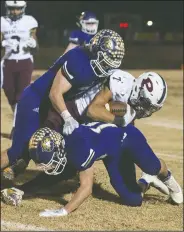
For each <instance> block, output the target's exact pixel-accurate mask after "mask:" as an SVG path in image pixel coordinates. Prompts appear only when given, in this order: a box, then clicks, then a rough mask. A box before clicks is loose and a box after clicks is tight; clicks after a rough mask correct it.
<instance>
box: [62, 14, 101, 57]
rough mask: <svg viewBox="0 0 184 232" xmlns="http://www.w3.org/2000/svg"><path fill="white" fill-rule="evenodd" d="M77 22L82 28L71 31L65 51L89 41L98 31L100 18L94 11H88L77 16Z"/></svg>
mask: <svg viewBox="0 0 184 232" xmlns="http://www.w3.org/2000/svg"><path fill="white" fill-rule="evenodd" d="M76 24H77V26H78V27H79V28H80V29H79V30H74V31H72V32H71V34H70V36H69V44H68V46H67V48H66V50H65V53H66V52H67V51H69V50H70V49H72V48H75V47H76V46H81V45H83V44H86V43H89V41H90V40H91V39H92V38H93V36H94V35H95V34H96V33H97V31H98V25H99V20H98V19H97V17H96V15H95V14H94V13H92V12H88V11H86V12H82V13H81V15H80V16H79V17H77V23H76Z"/></svg>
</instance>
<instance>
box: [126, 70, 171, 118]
mask: <svg viewBox="0 0 184 232" xmlns="http://www.w3.org/2000/svg"><path fill="white" fill-rule="evenodd" d="M166 97H167V85H166V82H165V81H164V79H163V78H162V77H161V76H160V75H158V74H157V73H154V72H146V73H143V74H142V75H140V76H139V77H138V78H137V79H136V80H135V83H134V86H133V88H132V93H131V95H130V98H129V103H130V105H131V106H132V107H133V108H134V110H135V111H136V118H138V119H140V118H145V117H149V116H151V115H152V114H153V113H155V112H157V111H158V110H160V109H161V108H162V106H163V104H164V101H165V99H166Z"/></svg>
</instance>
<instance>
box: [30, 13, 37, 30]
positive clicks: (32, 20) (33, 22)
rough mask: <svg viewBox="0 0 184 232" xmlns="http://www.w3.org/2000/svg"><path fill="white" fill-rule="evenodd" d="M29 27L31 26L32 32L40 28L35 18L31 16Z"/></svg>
mask: <svg viewBox="0 0 184 232" xmlns="http://www.w3.org/2000/svg"><path fill="white" fill-rule="evenodd" d="M28 26H29V30H31V29H33V28H37V27H38V22H37V20H36V19H35V18H34V17H32V16H29V18H28Z"/></svg>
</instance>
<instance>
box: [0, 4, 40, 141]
mask: <svg viewBox="0 0 184 232" xmlns="http://www.w3.org/2000/svg"><path fill="white" fill-rule="evenodd" d="M26 6H27V4H26V2H25V1H5V7H6V16H1V46H2V47H3V48H5V54H4V57H3V58H2V62H1V66H2V72H1V75H3V76H4V77H1V81H2V82H3V83H1V85H2V87H3V89H4V92H5V95H6V97H7V99H8V102H9V104H10V106H11V109H12V111H13V113H14V122H13V128H14V126H15V115H16V106H17V102H18V100H19V99H20V95H21V93H22V91H23V90H24V88H25V87H27V86H28V85H29V84H30V82H31V76H32V71H33V55H32V53H33V52H34V51H36V49H37V48H38V44H37V37H36V30H37V27H38V22H37V20H36V19H35V18H34V17H33V16H31V15H25V9H26ZM12 133H13V129H12ZM12 133H11V134H12ZM10 137H12V136H10Z"/></svg>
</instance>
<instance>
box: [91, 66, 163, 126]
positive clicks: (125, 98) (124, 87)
mask: <svg viewBox="0 0 184 232" xmlns="http://www.w3.org/2000/svg"><path fill="white" fill-rule="evenodd" d="M166 97H167V84H166V82H165V80H164V79H163V78H162V77H161V76H160V75H159V74H157V73H155V72H145V73H143V74H141V75H140V76H139V77H138V78H136V79H135V78H134V77H133V76H132V75H131V74H129V73H128V72H124V71H121V70H117V71H116V72H114V73H113V74H112V75H111V77H110V81H109V85H108V86H107V85H106V86H105V87H104V88H103V89H102V90H101V91H100V92H99V93H98V94H97V95H96V96H95V98H94V99H93V101H92V102H91V104H90V105H89V107H88V111H87V115H88V117H90V118H92V119H93V120H94V121H102V122H108V123H114V124H116V125H119V126H127V125H128V124H129V123H130V122H131V121H132V120H135V119H141V118H145V117H149V116H151V115H152V114H153V113H154V112H157V111H158V110H160V109H161V108H162V106H163V104H164V102H165V99H166ZM110 100H113V101H120V102H125V103H127V112H126V114H125V115H124V116H115V115H113V114H112V113H111V112H110V111H107V110H106V107H105V106H106V105H107V104H108V102H109V101H110ZM107 107H108V106H107Z"/></svg>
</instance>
